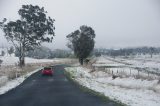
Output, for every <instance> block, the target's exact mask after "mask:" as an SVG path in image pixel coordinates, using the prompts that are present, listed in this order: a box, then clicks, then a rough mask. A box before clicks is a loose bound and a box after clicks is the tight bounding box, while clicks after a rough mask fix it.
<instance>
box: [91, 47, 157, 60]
mask: <svg viewBox="0 0 160 106" xmlns="http://www.w3.org/2000/svg"><path fill="white" fill-rule="evenodd" d="M93 54H94V55H96V56H100V55H108V56H113V57H116V56H134V55H150V57H151V58H152V56H153V55H156V54H160V48H159V47H137V48H121V49H116V50H115V49H95V50H94V52H93Z"/></svg>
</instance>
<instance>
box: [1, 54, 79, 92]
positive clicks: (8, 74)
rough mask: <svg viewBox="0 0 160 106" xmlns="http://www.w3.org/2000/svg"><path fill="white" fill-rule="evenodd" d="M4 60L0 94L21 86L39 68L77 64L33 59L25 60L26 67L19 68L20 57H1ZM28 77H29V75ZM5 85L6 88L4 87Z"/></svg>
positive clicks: (73, 61)
mask: <svg viewBox="0 0 160 106" xmlns="http://www.w3.org/2000/svg"><path fill="white" fill-rule="evenodd" d="M0 59H1V60H3V63H2V66H1V67H0V94H1V91H2V93H3V91H8V89H11V88H13V87H15V86H17V85H19V84H20V83H21V82H22V81H23V80H24V79H25V77H26V74H27V73H32V71H33V70H35V69H37V68H39V67H45V66H51V65H56V64H71V63H76V62H77V61H76V60H74V59H68V58H64V59H58V58H55V59H33V58H28V57H26V58H25V62H26V65H25V67H23V68H20V67H18V66H17V63H18V57H15V56H14V55H12V56H0ZM27 76H28V75H27ZM3 85H5V86H4V87H2V86H3Z"/></svg>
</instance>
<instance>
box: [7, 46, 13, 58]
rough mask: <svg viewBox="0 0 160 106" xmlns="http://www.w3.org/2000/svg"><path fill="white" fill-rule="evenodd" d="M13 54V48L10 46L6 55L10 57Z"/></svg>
mask: <svg viewBox="0 0 160 106" xmlns="http://www.w3.org/2000/svg"><path fill="white" fill-rule="evenodd" d="M12 53H14V47H13V46H11V47H10V48H9V50H8V54H9V55H10V56H11V54H12Z"/></svg>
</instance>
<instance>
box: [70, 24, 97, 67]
mask: <svg viewBox="0 0 160 106" xmlns="http://www.w3.org/2000/svg"><path fill="white" fill-rule="evenodd" d="M67 38H68V40H69V43H68V45H67V46H68V47H69V48H71V49H72V50H73V51H74V54H75V55H76V56H77V57H78V59H79V62H80V64H81V65H83V60H84V59H85V58H87V57H88V56H89V54H90V53H91V52H92V50H93V48H94V44H95V41H94V38H95V32H94V30H93V29H92V28H91V27H88V26H85V25H83V26H81V27H80V30H76V31H74V32H72V33H71V34H69V35H67Z"/></svg>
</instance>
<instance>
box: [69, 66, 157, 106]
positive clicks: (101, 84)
mask: <svg viewBox="0 0 160 106" xmlns="http://www.w3.org/2000/svg"><path fill="white" fill-rule="evenodd" d="M66 70H67V72H69V73H70V74H71V75H72V76H74V77H72V78H73V79H74V80H75V81H77V82H78V83H79V84H81V85H83V86H86V87H88V88H89V89H92V90H94V91H97V92H100V93H102V94H104V95H105V96H107V97H109V98H110V99H113V100H116V101H120V102H122V103H125V104H127V105H130V106H160V84H159V83H158V80H151V81H148V80H141V79H135V78H132V77H129V78H116V79H112V76H111V75H109V74H107V73H105V72H103V71H95V72H93V73H90V71H91V70H89V69H86V68H82V67H75V68H66Z"/></svg>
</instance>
